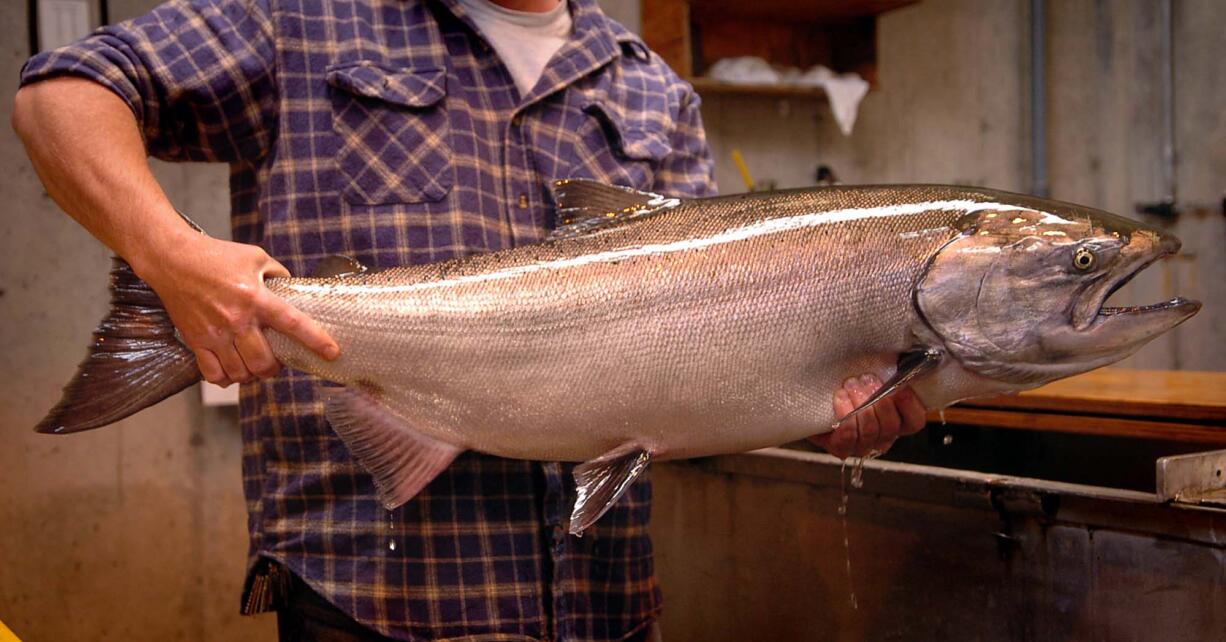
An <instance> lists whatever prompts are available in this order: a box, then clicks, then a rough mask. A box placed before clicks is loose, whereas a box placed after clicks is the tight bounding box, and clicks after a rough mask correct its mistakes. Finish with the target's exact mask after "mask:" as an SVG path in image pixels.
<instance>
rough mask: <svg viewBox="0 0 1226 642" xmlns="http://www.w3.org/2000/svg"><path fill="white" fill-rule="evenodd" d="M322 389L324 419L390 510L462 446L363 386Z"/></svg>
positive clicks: (443, 466) (409, 496)
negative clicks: (416, 423) (414, 422)
mask: <svg viewBox="0 0 1226 642" xmlns="http://www.w3.org/2000/svg"><path fill="white" fill-rule="evenodd" d="M325 395H326V396H327V410H326V416H327V418H328V423H330V424H331V425H332V429H333V430H335V431H336V434H338V435H340V437H341V439H342V440H343V441H344V442H345V445H346V446H348V447H349V452H350V453H352V454H353V457H354V459H356V460H358V463H359V464H361V465H362V467H363V468H365V469H366V470H367V472H369V473H370V474H371V475H372V476H373V477H374V478H375V487H376V488H377V489H378V492H379V501H381V502H383V505H384V506H386V507H387V508H388V509H389V510H390V509H393V508H396V507H398V506H400V505H402V504H404V503H405V502H407V501H409V500H410V499H412V498H413V497H414V496H415V495H417V493H419V492H421V489H422V488H425V487H426V484H429V483H430V481H431V480H433V479H434V478H435V477H437V476H438V474H439V473H441V472H443V470H444V469H446V468H447V466H450V465H451V462H452V461H454V460H455V458H456V457H457V456H458V455H459V454H460V453H461V452H464V449H463V448H460V447H459V446H455V445H452V444H449V443H447V442H444V441H440V440H438V439H435V438H433V437H430V436H429V435H426V434H424V433H422V432H420V431H418V430H416V429H414V428H413V427H412V426H410V425H408V424H407V423H406V422H405V421H404V420H402V419H400V418H399V417H397V416H396V415H394V414H393V413H392V412H391V411H390V410H388V409H387V408H386V407H385V406H384V405H383V404H382V403H380V402H379V400H378V399H377V398H375V397H374V396H373V395H371V394H369V393H367V392H361V391H357V390H351V389H348V388H337V389H328V390H327V391H326V392H325Z"/></svg>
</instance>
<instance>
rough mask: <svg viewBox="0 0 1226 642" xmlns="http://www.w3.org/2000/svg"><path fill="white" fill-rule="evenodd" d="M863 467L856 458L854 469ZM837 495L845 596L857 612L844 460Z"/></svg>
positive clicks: (862, 460)
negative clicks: (848, 532) (848, 533)
mask: <svg viewBox="0 0 1226 642" xmlns="http://www.w3.org/2000/svg"><path fill="white" fill-rule="evenodd" d="M863 465H864V459H863V458H857V461H856V464H855V467H862V466H863ZM855 467H853V471H852V475H853V481H852V485H853V486H854V485H855V483H856V482H855V480H854V476H855V474H856V473H855V470H854V468H855ZM861 474H863V471H861ZM861 483H863V480H861ZM856 487H857V488H859V486H856ZM839 495H840V503H839V517H840V518H841V519H842V521H843V556H844V559H846V561H847V594H848V599H849V601H850V603H851V608H852V609H853V610H857V611H858V610H860V604H859V603H858V602H857V601H856V585H855V583H854V582H853V581H852V577H851V539H850V538H849V537H848V536H847V497H848V496H847V460H846V459H844V460H843V465H842V466H840V467H839Z"/></svg>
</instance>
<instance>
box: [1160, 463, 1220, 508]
mask: <svg viewBox="0 0 1226 642" xmlns="http://www.w3.org/2000/svg"><path fill="white" fill-rule="evenodd" d="M1156 468H1157V491H1158V498H1159V499H1161V500H1163V501H1174V502H1180V503H1183V504H1199V505H1204V506H1217V507H1222V508H1226V450H1211V451H1208V452H1203V453H1192V454H1188V455H1173V456H1170V457H1162V458H1159V459H1158V462H1157V466H1156Z"/></svg>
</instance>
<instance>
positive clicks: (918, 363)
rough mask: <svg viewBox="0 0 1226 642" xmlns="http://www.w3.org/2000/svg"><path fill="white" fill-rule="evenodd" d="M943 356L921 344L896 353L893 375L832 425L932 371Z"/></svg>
mask: <svg viewBox="0 0 1226 642" xmlns="http://www.w3.org/2000/svg"><path fill="white" fill-rule="evenodd" d="M944 358H945V353H944V352H941V351H940V350H937V349H936V348H925V347H923V346H920V347H917V348H915V349H913V350H908V351H907V352H904V353H902V354H900V355H898V369H897V370H895V371H894V376H893V377H890V379H889V380H888V381H886V382H885V383H884V384H882V385H881V388H879V389H878V390H877V392H874V393H873V394H872V395H871V396H870V397H869V398H868V399H865V400H864V403H862V404H860V405H859V406H857V407H856V409H855V410H852V411H851V412H849V413H847V414H846V415H844V416H843V417H841V418H839V419H838V420H836V421H835V422H834V424H833V426H832V427H834V428H838V426H839V424H841V423H843V422H844V421H847V420H848V419H851V418H853V417H855V416H856V415H858V414H860V413H862V412H864V411H865V410H868V409H869V408H872V407H873V406H874V405H875V404H876V403H877V402H878V401H881V400H882V399H885V398H886V397H887V396H889V395H890V393H892V392H894V391H895V390H898V389H899V388H901V387H903V386H905V385H907V384H908V383H911V382H912V381H914V380H915V379H916V378H918V377H919V376H921V375H924V374H927V373H929V372H932V371H933V370H935V369H936V367H937V366H939V365H941V360H942V359H944Z"/></svg>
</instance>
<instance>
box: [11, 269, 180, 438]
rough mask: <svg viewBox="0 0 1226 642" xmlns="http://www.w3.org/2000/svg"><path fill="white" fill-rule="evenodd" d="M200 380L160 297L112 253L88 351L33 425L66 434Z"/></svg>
mask: <svg viewBox="0 0 1226 642" xmlns="http://www.w3.org/2000/svg"><path fill="white" fill-rule="evenodd" d="M199 380H200V370H199V369H198V368H197V367H196V359H195V356H194V355H193V354H192V351H191V350H189V349H188V348H187V346H185V345H183V343H182V342H180V341H179V339H178V337H176V336H175V327H174V325H173V324H171V322H170V315H169V314H167V313H166V308H165V307H164V306H163V305H162V300H161V299H159V298H158V295H157V294H156V293H154V291H153V289H152V288H150V287H149V286H148V285H147V284H146V283H145V282H144V281H142V280H140V278H139V277H137V276H136V273H135V272H133V271H132V268H131V266H129V265H128V264H127V263H126V262H125V261H123V260H122V259H120V258H118V257H116V258H113V259H112V266H111V311H110V313H109V314H107V316H106V318H105V319H103V320H102V323H101V324H100V325H99V326H98V329H97V330H94V340H93V342H92V343H91V344H90V346H89V355H88V356H86V357H85V360H84V361H82V362H81V365H79V366H77V374H76V375H75V376H73V378H72V381H70V382H68V385H66V386H64V394H63V396H62V397H61V398H60V402H59V403H58V404H56V406H55V408H52V409H51V412H49V413H47V416H46V417H45V418H44V419H43V420H42V421H41V422H39V424H38V426H37V427H36V428H35V430H37V431H38V432H41V433H55V434H67V433H71V432H80V431H82V430H90V429H92V428H101V427H102V426H106V425H108V424H112V423H115V422H116V421H119V420H120V419H123V418H125V417H128V416H130V415H133V414H135V413H137V412H139V411H141V410H144V409H145V408H148V407H149V406H152V405H153V404H156V403H157V402H159V401H161V400H163V399H165V398H166V397H169V396H170V395H173V394H175V393H176V392H179V391H180V390H182V389H184V388H186V387H188V386H190V385H192V384H193V383H196V382H197V381H199Z"/></svg>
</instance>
